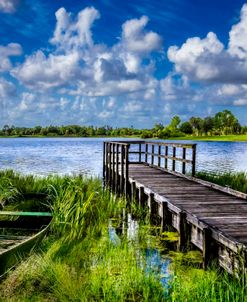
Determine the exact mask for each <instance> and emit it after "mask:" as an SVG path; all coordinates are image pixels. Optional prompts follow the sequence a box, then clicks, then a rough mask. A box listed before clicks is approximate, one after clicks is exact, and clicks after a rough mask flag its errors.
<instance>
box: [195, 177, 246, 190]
mask: <svg viewBox="0 0 247 302" xmlns="http://www.w3.org/2000/svg"><path fill="white" fill-rule="evenodd" d="M196 176H197V177H198V178H201V179H203V180H206V181H209V182H213V183H216V184H218V185H221V186H223V187H224V186H227V187H230V188H231V189H233V190H237V191H240V192H243V193H247V174H246V173H244V172H226V173H221V174H217V173H208V172H197V173H196Z"/></svg>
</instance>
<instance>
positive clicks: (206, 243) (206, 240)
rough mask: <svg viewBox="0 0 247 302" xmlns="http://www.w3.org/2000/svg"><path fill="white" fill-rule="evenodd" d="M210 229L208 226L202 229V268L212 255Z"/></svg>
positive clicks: (205, 266)
mask: <svg viewBox="0 0 247 302" xmlns="http://www.w3.org/2000/svg"><path fill="white" fill-rule="evenodd" d="M212 254H213V253H212V231H211V229H210V228H209V227H207V228H204V229H203V268H204V269H206V268H207V267H208V265H209V261H210V260H211V257H212Z"/></svg>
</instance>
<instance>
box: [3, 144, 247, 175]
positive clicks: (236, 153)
mask: <svg viewBox="0 0 247 302" xmlns="http://www.w3.org/2000/svg"><path fill="white" fill-rule="evenodd" d="M104 140H111V139H104V138H1V139H0V169H1V170H3V169H13V170H16V171H19V172H21V173H23V174H30V173H32V174H35V175H42V176H45V175H49V174H54V173H56V174H74V173H75V174H79V173H80V174H86V175H93V176H101V175H102V147H103V141H104ZM180 142H181V141H180ZM186 143H197V159H196V163H197V164H196V167H197V171H202V170H204V171H211V172H213V171H216V172H225V171H243V172H247V160H246V159H247V143H241V142H201V141H198V142H195V141H193V142H189V141H186Z"/></svg>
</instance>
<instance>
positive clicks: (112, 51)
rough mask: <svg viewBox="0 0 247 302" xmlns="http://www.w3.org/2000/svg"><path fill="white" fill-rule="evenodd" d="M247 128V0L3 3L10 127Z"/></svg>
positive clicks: (1, 91)
mask: <svg viewBox="0 0 247 302" xmlns="http://www.w3.org/2000/svg"><path fill="white" fill-rule="evenodd" d="M224 109H229V110H231V111H232V112H233V113H234V114H235V115H236V116H237V118H238V119H239V121H240V122H241V123H242V124H247V4H245V2H244V1H232V0H231V1H230V0H225V1H215V0H214V1H211V0H207V1H206V0H201V1H196V0H166V1H154V0H153V1H147V0H142V1H140V0H132V1H127V2H124V1H110V0H101V1H69V0H64V1H63V0H59V1H58V0H54V1H48V0H47V1H45V0H43V1H41V0H38V1H37V0H32V1H31V0H0V126H3V125H5V124H10V125H15V126H35V125H43V126H44V125H50V124H53V125H62V124H81V125H84V124H85V125H105V124H109V125H112V126H131V125H133V126H135V127H140V128H143V127H152V126H153V124H154V123H158V122H162V123H163V124H168V123H169V121H170V119H171V117H172V116H174V115H176V114H178V115H180V117H181V118H182V120H186V119H188V118H190V117H191V116H201V117H205V116H207V115H213V114H214V113H216V112H218V111H221V110H224Z"/></svg>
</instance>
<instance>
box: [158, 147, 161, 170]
mask: <svg viewBox="0 0 247 302" xmlns="http://www.w3.org/2000/svg"><path fill="white" fill-rule="evenodd" d="M160 154H161V145H159V146H158V167H159V168H160Z"/></svg>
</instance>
